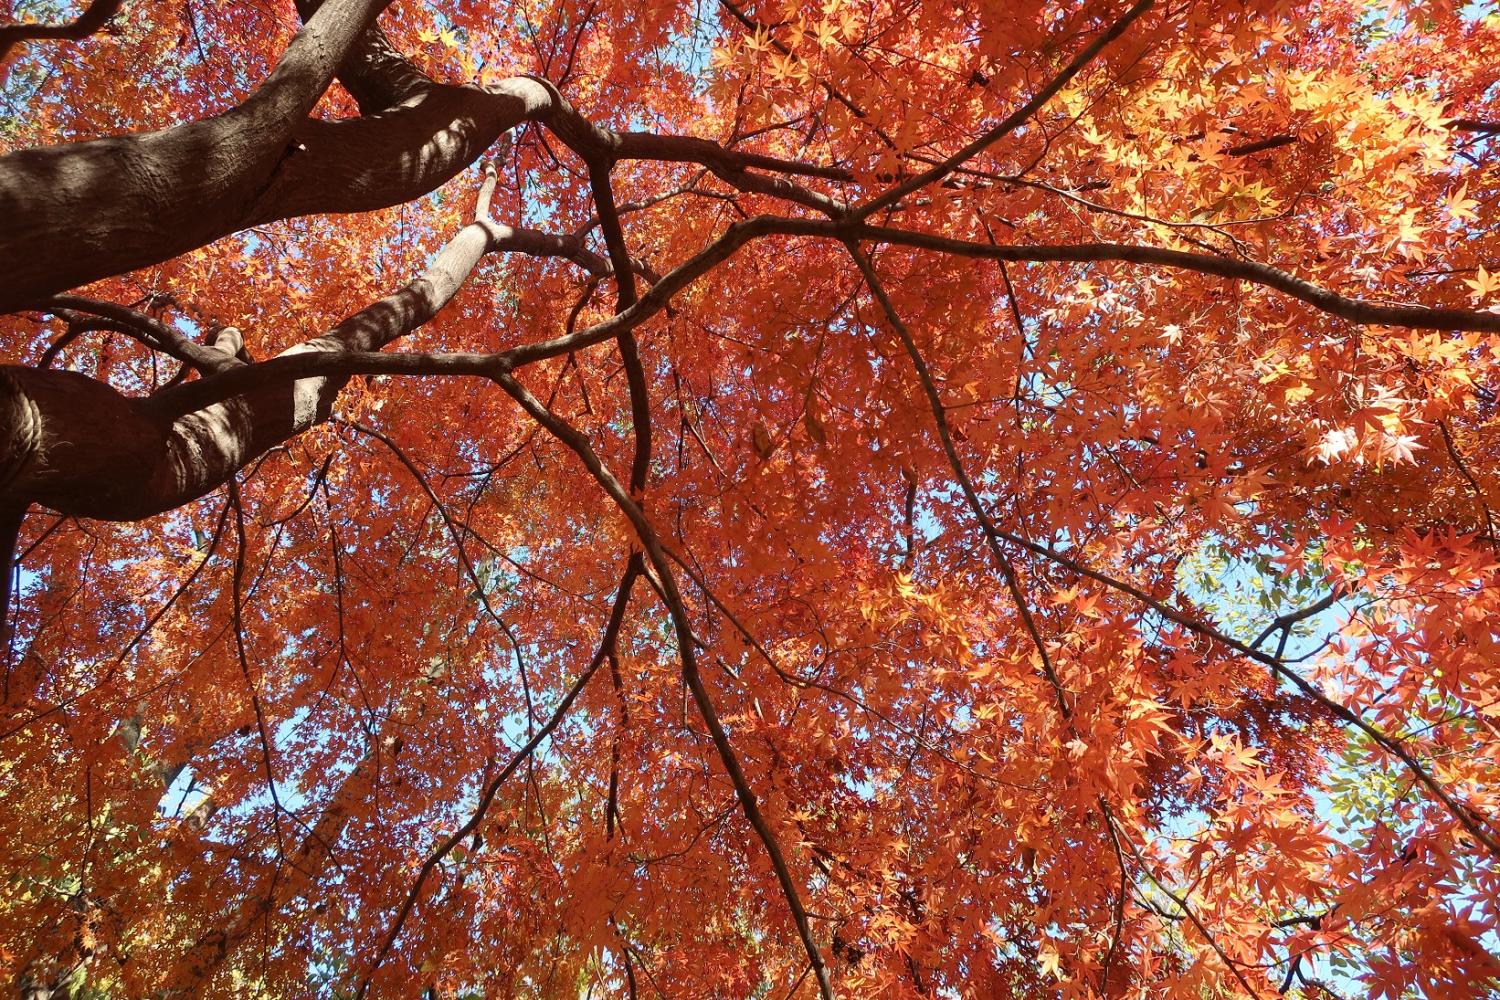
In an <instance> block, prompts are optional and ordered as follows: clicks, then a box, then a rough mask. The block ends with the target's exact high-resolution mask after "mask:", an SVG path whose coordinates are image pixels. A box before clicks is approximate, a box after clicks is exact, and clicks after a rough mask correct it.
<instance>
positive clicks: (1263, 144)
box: [1224, 135, 1297, 156]
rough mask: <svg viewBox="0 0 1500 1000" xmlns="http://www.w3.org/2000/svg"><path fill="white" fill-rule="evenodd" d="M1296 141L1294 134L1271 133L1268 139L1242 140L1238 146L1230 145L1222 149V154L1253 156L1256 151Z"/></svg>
mask: <svg viewBox="0 0 1500 1000" xmlns="http://www.w3.org/2000/svg"><path fill="white" fill-rule="evenodd" d="M1296 141H1297V137H1296V136H1295V135H1273V136H1271V137H1270V138H1269V139H1259V140H1257V141H1255V142H1242V143H1240V144H1239V145H1238V146H1230V147H1229V148H1227V149H1225V150H1224V155H1225V156H1254V155H1255V154H1256V153H1264V152H1265V151H1266V150H1268V149H1280V148H1281V147H1282V146H1290V145H1291V144H1292V143H1294V142H1296Z"/></svg>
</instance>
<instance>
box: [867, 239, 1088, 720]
mask: <svg viewBox="0 0 1500 1000" xmlns="http://www.w3.org/2000/svg"><path fill="white" fill-rule="evenodd" d="M848 247H849V254H850V256H852V257H853V258H854V262H855V263H856V264H858V265H859V270H860V273H861V274H863V275H864V278H865V284H866V285H868V286H869V288H870V292H871V294H873V295H874V296H875V300H876V301H877V302H879V303H880V309H881V311H882V312H883V313H885V318H886V322H887V323H889V324H890V327H891V329H893V330H894V331H896V336H897V337H899V338H900V339H901V344H902V346H904V347H905V348H906V353H907V355H908V356H910V358H911V362H912V366H913V367H914V368H915V369H916V371H917V378H918V380H919V381H920V382H921V384H922V392H923V393H924V394H925V395H926V397H927V405H928V407H929V408H930V409H931V410H932V418H933V420H934V421H936V423H937V432H938V440H939V441H940V442H941V443H942V447H943V454H944V455H946V456H947V457H948V466H949V468H950V469H952V470H953V475H954V478H956V479H957V480H958V485H959V489H961V490H962V491H963V494H964V499H965V500H967V501H968V504H969V509H970V510H971V511H972V512H973V514H974V517H975V518H976V519H977V520H978V521H979V527H980V530H981V531H982V532H983V533H984V538H985V541H986V542H987V543H988V544H989V549H990V555H992V556H994V558H995V562H996V564H997V565H999V567H1000V572H1001V575H1002V576H1003V577H1004V578H1005V588H1006V590H1008V591H1010V596H1011V600H1013V601H1014V602H1015V605H1016V611H1017V613H1018V614H1020V616H1021V622H1022V624H1024V625H1025V627H1026V634H1027V635H1029V636H1030V637H1031V642H1032V645H1034V646H1035V647H1036V651H1037V655H1038V656H1039V657H1040V658H1041V661H1042V673H1043V674H1044V675H1045V676H1046V678H1047V682H1048V683H1049V684H1051V685H1052V690H1053V693H1054V694H1056V696H1057V707H1058V711H1059V712H1061V713H1062V717H1063V718H1064V719H1067V718H1069V717H1071V715H1072V714H1073V713H1072V708H1071V707H1070V706H1069V704H1068V692H1067V689H1066V688H1065V687H1063V683H1062V679H1061V678H1060V677H1059V676H1058V674H1057V667H1056V666H1054V665H1053V663H1052V657H1051V656H1049V655H1048V653H1047V643H1046V640H1044V639H1043V638H1042V633H1041V630H1040V629H1038V628H1037V625H1036V620H1035V619H1034V618H1033V617H1032V614H1031V607H1030V604H1029V603H1028V602H1027V600H1026V594H1025V591H1023V590H1022V588H1021V579H1020V577H1019V576H1018V575H1017V574H1016V568H1015V566H1013V565H1012V564H1011V561H1010V556H1008V555H1006V553H1005V548H1004V546H1002V545H1001V544H1000V538H999V536H998V535H997V534H996V532H995V526H994V525H993V524H991V523H990V518H989V515H988V514H987V513H986V512H985V509H984V505H983V504H981V503H980V502H979V494H978V493H976V492H975V491H974V484H973V483H972V482H971V481H970V480H969V474H968V472H967V471H966V470H965V468H964V464H963V459H961V458H960V457H959V455H958V449H957V448H956V447H955V446H954V444H953V434H952V432H951V431H950V430H949V427H948V410H947V407H945V406H944V405H943V399H942V396H940V395H939V394H938V390H937V384H936V383H935V382H934V381H933V379H932V371H931V369H929V368H928V367H927V361H926V359H924V358H923V357H922V352H921V350H920V349H919V348H918V347H917V342H916V341H915V340H914V339H912V335H911V331H910V330H908V329H907V328H906V324H905V323H904V322H903V321H902V319H901V317H900V315H899V314H898V313H897V312H896V307H895V305H894V304H893V303H892V302H891V300H890V297H889V296H888V295H886V293H885V286H884V285H883V284H882V283H881V281H880V276H879V275H877V274H876V273H875V268H874V266H873V265H872V264H871V263H870V259H869V258H868V257H866V256H865V254H864V252H863V251H861V250H860V249H859V246H858V245H857V244H855V243H853V242H850V243H849V244H848Z"/></svg>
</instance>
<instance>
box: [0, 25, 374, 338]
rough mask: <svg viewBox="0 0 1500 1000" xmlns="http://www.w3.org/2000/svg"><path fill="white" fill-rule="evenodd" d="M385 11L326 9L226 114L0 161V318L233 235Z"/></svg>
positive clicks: (29, 151)
mask: <svg viewBox="0 0 1500 1000" xmlns="http://www.w3.org/2000/svg"><path fill="white" fill-rule="evenodd" d="M388 2H389V0H329V2H328V3H326V4H325V5H324V6H323V7H322V8H321V9H320V10H319V11H318V13H317V14H316V15H315V16H314V17H313V19H312V20H311V21H309V22H308V23H307V25H306V26H304V27H303V29H302V30H301V31H299V32H298V33H297V35H296V37H294V38H293V39H292V41H291V44H289V45H288V46H287V49H286V51H285V53H284V54H283V55H282V57H281V61H280V62H279V63H277V65H276V68H275V69H274V70H272V71H271V73H270V75H269V76H267V77H266V79H265V81H264V82H263V83H262V84H261V85H260V86H259V87H258V88H257V89H256V90H255V91H254V92H253V93H251V94H250V96H249V97H247V98H246V99H245V100H244V101H243V102H241V103H240V104H239V105H237V106H236V107H234V108H231V109H229V110H228V111H225V112H224V113H222V114H219V115H214V116H212V117H209V118H204V119H202V120H199V121H195V122H190V123H188V124H185V125H179V126H175V127H173V128H168V129H163V130H161V131H158V132H149V133H141V134H136V135H127V136H114V137H110V138H104V139H95V140H90V141H87V142H77V143H68V144H65V145H61V146H49V147H46V148H41V149H23V150H20V151H17V152H14V153H11V154H9V155H7V156H4V157H0V218H3V219H5V220H6V221H5V228H4V236H3V238H0V273H3V274H5V276H6V280H5V282H4V283H3V285H0V311H5V312H8V311H11V310H14V309H18V308H21V307H24V306H26V305H28V304H29V303H32V302H35V301H36V300H38V299H40V298H42V297H44V296H46V295H49V294H51V293H53V292H57V291H61V290H63V289H67V288H73V287H75V286H77V285H81V284H84V283H85V282H88V281H92V280H94V279H97V278H102V277H105V276H107V275H110V274H118V273H121V272H124V271H129V270H134V269H135V268H138V267H144V266H146V265H148V264H153V263H156V262H159V261H162V260H166V259H168V258H170V257H174V256H176V255H177V254H179V253H183V252H185V251H187V250H191V249H193V248H194V247H198V246H203V245H204V244H207V243H209V242H212V241H213V240H214V239H216V238H217V237H219V236H222V235H224V234H225V233H228V232H233V231H234V230H235V229H236V228H239V223H240V219H239V218H238V216H237V215H236V214H235V213H236V212H237V211H238V208H239V206H242V205H244V204H247V203H249V202H251V201H252V200H253V198H254V195H255V192H256V191H257V190H259V189H262V188H263V187H264V186H265V184H266V181H267V179H268V178H270V177H271V176H272V175H273V174H274V173H276V172H277V170H278V168H279V166H280V165H281V163H282V161H283V160H284V159H286V158H287V157H288V156H289V155H290V154H291V152H292V150H290V149H289V148H288V142H289V140H290V139H291V137H292V135H293V132H294V131H295V130H296V129H297V128H298V127H299V126H300V125H301V124H302V123H303V122H304V121H305V120H306V119H307V115H308V112H309V111H311V110H312V108H313V105H314V104H316V103H317V101H318V98H319V97H320V96H321V95H322V93H323V91H324V90H325V89H326V88H327V87H328V83H329V81H330V80H331V79H332V78H333V74H334V70H335V69H336V68H337V67H338V65H339V62H340V61H341V60H342V59H343V56H344V54H345V53H346V52H347V51H348V50H349V48H350V46H351V45H352V44H353V42H354V40H355V39H356V38H357V37H358V36H359V35H360V34H361V32H363V30H364V28H365V26H366V25H368V24H369V23H370V22H371V21H372V19H373V18H374V17H375V16H376V14H378V13H379V12H380V10H382V9H383V8H384V7H385V5H386V3H388ZM167 178H170V179H171V181H170V183H167V181H166V180H165V179H167Z"/></svg>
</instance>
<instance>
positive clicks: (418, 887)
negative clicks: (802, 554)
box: [354, 556, 642, 1000]
mask: <svg viewBox="0 0 1500 1000" xmlns="http://www.w3.org/2000/svg"><path fill="white" fill-rule="evenodd" d="M641 572H642V567H641V561H640V558H639V557H638V556H632V557H631V558H630V560H629V561H628V562H627V564H626V568H625V574H624V576H623V577H622V578H621V580H620V587H619V590H618V591H617V592H616V594H615V601H614V605H613V606H612V607H611V608H610V612H609V620H608V621H607V622H606V624H605V626H604V634H603V636H602V637H601V638H600V640H599V647H598V649H597V651H596V652H595V653H594V656H593V658H592V659H591V660H590V661H589V665H588V666H587V667H585V668H584V671H583V673H581V674H579V675H578V679H577V680H576V681H574V682H573V686H572V687H571V688H569V689H568V692H567V694H565V695H563V699H562V701H560V702H558V703H557V707H556V708H555V709H553V711H552V714H551V716H549V717H548V719H547V721H546V722H545V723H543V724H542V726H541V728H539V729H538V730H537V731H536V732H535V733H534V734H533V735H532V737H531V738H530V739H529V740H527V741H526V743H525V745H524V746H522V747H521V749H519V750H517V751H516V752H515V754H514V755H512V757H511V759H510V760H509V761H508V762H507V763H506V765H505V767H503V768H501V770H500V773H499V774H497V775H495V777H494V778H492V779H490V782H489V784H487V785H486V786H485V788H484V792H483V793H482V794H481V795H480V797H479V803H478V805H476V806H475V807H474V811H473V813H472V814H470V816H469V818H468V819H467V820H466V821H465V822H464V823H463V824H462V825H461V826H459V827H458V829H456V830H454V831H453V833H451V834H450V835H449V836H447V837H446V838H444V840H443V842H442V843H441V844H439V845H438V846H437V847H436V848H435V849H434V850H433V851H432V853H431V854H429V855H428V856H427V859H426V860H425V861H423V862H422V867H421V868H420V869H418V871H417V877H416V880H415V881H414V882H413V884H412V887H411V890H410V891H409V892H408V893H407V894H406V898H405V899H403V900H402V902H401V905H400V906H399V907H398V908H397V910H396V916H395V918H394V919H393V920H392V921H391V926H390V929H389V930H388V931H386V935H385V939H384V940H383V941H382V942H381V945H380V948H379V949H378V950H377V951H376V952H375V957H374V958H373V959H372V960H371V962H370V967H369V970H368V971H366V972H365V974H364V978H363V980H361V982H360V984H359V988H358V989H357V990H356V991H355V994H354V995H355V998H356V1000H363V997H364V995H365V993H366V992H367V991H368V990H369V988H370V980H371V979H372V978H373V977H374V975H375V973H376V972H377V971H379V969H380V966H381V965H382V964H383V963H384V962H385V960H386V957H387V956H389V955H390V953H391V949H392V948H393V947H395V944H396V940H397V939H398V938H399V937H400V936H401V930H402V928H403V927H405V926H406V920H407V918H408V917H409V916H411V912H412V910H413V908H415V907H416V905H417V903H418V901H419V900H420V899H421V897H422V888H423V887H424V886H425V885H426V884H427V880H428V879H429V878H430V877H431V876H432V873H433V872H434V871H435V870H436V869H437V866H438V865H440V864H442V862H443V859H444V858H446V857H447V856H448V855H449V854H451V853H452V852H453V849H454V848H455V847H457V846H458V845H459V844H461V843H462V842H463V840H464V838H465V837H467V836H469V835H470V834H471V833H473V832H474V831H475V830H477V829H478V828H479V824H481V823H483V822H484V817H485V816H486V815H487V814H488V813H489V810H490V805H491V804H492V803H493V802H494V801H495V796H496V794H497V793H499V791H500V789H501V787H502V786H503V785H504V784H505V782H506V781H507V780H509V778H510V776H511V775H512V774H514V773H515V772H516V769H517V768H518V767H520V766H521V764H522V763H524V762H525V761H527V760H529V759H530V758H531V755H532V753H533V752H535V750H536V748H537V747H539V746H541V745H542V741H544V740H545V739H547V737H548V736H550V735H552V731H553V730H555V729H556V728H557V727H558V726H559V725H560V724H561V723H562V721H563V719H564V718H566V717H567V714H568V711H569V710H570V709H571V708H572V707H573V702H575V701H577V700H578V696H579V694H581V693H582V692H583V689H584V688H585V687H587V686H588V682H589V680H590V679H591V678H592V677H593V676H594V674H595V673H597V672H598V670H599V667H600V665H601V664H602V663H604V661H605V660H606V658H607V657H608V656H609V654H610V652H611V651H612V650H613V649H614V646H615V642H616V640H617V638H618V637H619V634H620V627H621V626H622V625H623V624H624V621H625V610H626V608H627V607H629V605H630V593H631V590H632V589H633V588H634V586H635V581H636V579H637V578H638V577H639V576H640V575H641Z"/></svg>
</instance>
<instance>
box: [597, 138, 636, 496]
mask: <svg viewBox="0 0 1500 1000" xmlns="http://www.w3.org/2000/svg"><path fill="white" fill-rule="evenodd" d="M609 171H610V163H609V161H608V160H603V159H600V160H596V161H595V162H593V163H591V164H590V165H589V186H590V188H591V189H592V191H593V194H594V210H595V211H596V212H598V214H599V227H600V229H601V230H602V231H603V233H604V243H605V246H607V247H608V248H609V260H610V264H611V266H612V267H613V268H614V272H615V288H616V295H615V314H616V315H618V314H620V313H622V312H625V311H626V310H627V309H629V308H630V307H631V306H633V305H635V304H636V302H637V301H638V298H637V295H636V290H635V269H634V267H633V266H632V264H631V260H630V248H629V247H628V246H627V245H626V244H625V232H624V230H623V229H622V228H621V227H620V214H619V212H618V211H617V210H616V208H615V193H614V190H613V188H612V187H611V186H610V182H609ZM615 343H616V344H617V345H618V346H619V349H620V361H621V363H622V364H623V365H624V367H625V381H626V382H627V383H628V384H629V387H630V422H631V424H632V425H633V426H634V428H635V458H634V459H633V460H632V462H631V465H630V489H631V491H632V492H634V493H635V494H636V495H640V494H641V492H642V491H644V490H645V488H646V480H647V478H648V477H649V475H650V472H651V397H650V395H649V394H648V392H647V389H646V373H645V371H644V369H642V368H641V355H640V349H639V347H638V346H637V345H636V341H635V334H633V333H632V332H631V331H629V330H622V331H621V332H620V334H619V336H617V337H616V338H615Z"/></svg>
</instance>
